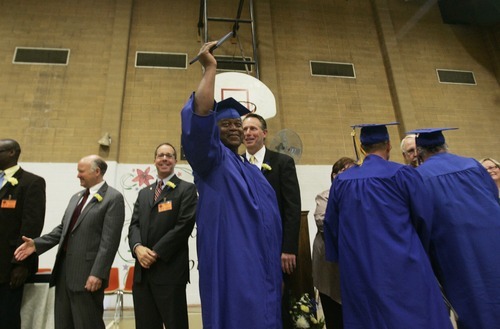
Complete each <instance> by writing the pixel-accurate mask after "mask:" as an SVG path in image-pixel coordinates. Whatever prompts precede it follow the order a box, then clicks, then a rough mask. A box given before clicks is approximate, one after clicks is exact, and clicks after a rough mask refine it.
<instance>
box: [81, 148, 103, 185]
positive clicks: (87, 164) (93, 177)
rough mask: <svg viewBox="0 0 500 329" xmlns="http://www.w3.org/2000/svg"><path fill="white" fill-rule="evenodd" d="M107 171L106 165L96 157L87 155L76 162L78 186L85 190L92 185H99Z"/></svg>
mask: <svg viewBox="0 0 500 329" xmlns="http://www.w3.org/2000/svg"><path fill="white" fill-rule="evenodd" d="M107 169H108V164H107V163H106V161H104V159H103V158H101V157H100V156H98V155H95V154H93V155H88V156H86V157H83V158H81V159H80V161H79V162H78V175H77V177H78V179H80V185H81V186H83V187H85V188H91V187H92V186H94V185H97V184H99V183H101V182H102V181H103V180H104V178H103V176H104V174H105V173H106V170H107Z"/></svg>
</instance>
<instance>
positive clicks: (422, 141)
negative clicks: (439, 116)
mask: <svg viewBox="0 0 500 329" xmlns="http://www.w3.org/2000/svg"><path fill="white" fill-rule="evenodd" d="M456 129H458V128H425V129H415V130H412V131H409V132H408V134H416V135H417V137H416V138H415V143H416V144H417V146H423V147H430V146H439V145H443V144H444V142H445V140H444V136H443V131H446V130H456Z"/></svg>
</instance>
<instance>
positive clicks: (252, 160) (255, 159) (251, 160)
mask: <svg viewBox="0 0 500 329" xmlns="http://www.w3.org/2000/svg"><path fill="white" fill-rule="evenodd" d="M248 161H249V162H250V163H251V164H257V158H256V157H255V156H254V155H251V156H250V159H249V160H248Z"/></svg>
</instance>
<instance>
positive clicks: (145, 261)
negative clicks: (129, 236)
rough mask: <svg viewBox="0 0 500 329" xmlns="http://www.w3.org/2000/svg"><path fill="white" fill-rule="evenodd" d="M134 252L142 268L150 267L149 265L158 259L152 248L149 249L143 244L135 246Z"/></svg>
mask: <svg viewBox="0 0 500 329" xmlns="http://www.w3.org/2000/svg"><path fill="white" fill-rule="evenodd" d="M134 253H135V256H136V257H137V260H138V261H139V264H141V266H142V267H144V268H150V267H151V265H153V264H154V263H155V262H156V260H157V259H158V254H157V253H156V252H155V251H154V250H151V249H149V248H148V247H145V246H143V245H138V246H137V247H135V249H134Z"/></svg>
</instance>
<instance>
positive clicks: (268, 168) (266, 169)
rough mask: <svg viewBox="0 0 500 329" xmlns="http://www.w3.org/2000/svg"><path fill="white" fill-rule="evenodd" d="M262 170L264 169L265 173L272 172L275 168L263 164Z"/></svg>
mask: <svg viewBox="0 0 500 329" xmlns="http://www.w3.org/2000/svg"><path fill="white" fill-rule="evenodd" d="M262 169H264V170H265V171H271V170H273V168H271V166H270V165H268V164H267V163H263V164H262Z"/></svg>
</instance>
